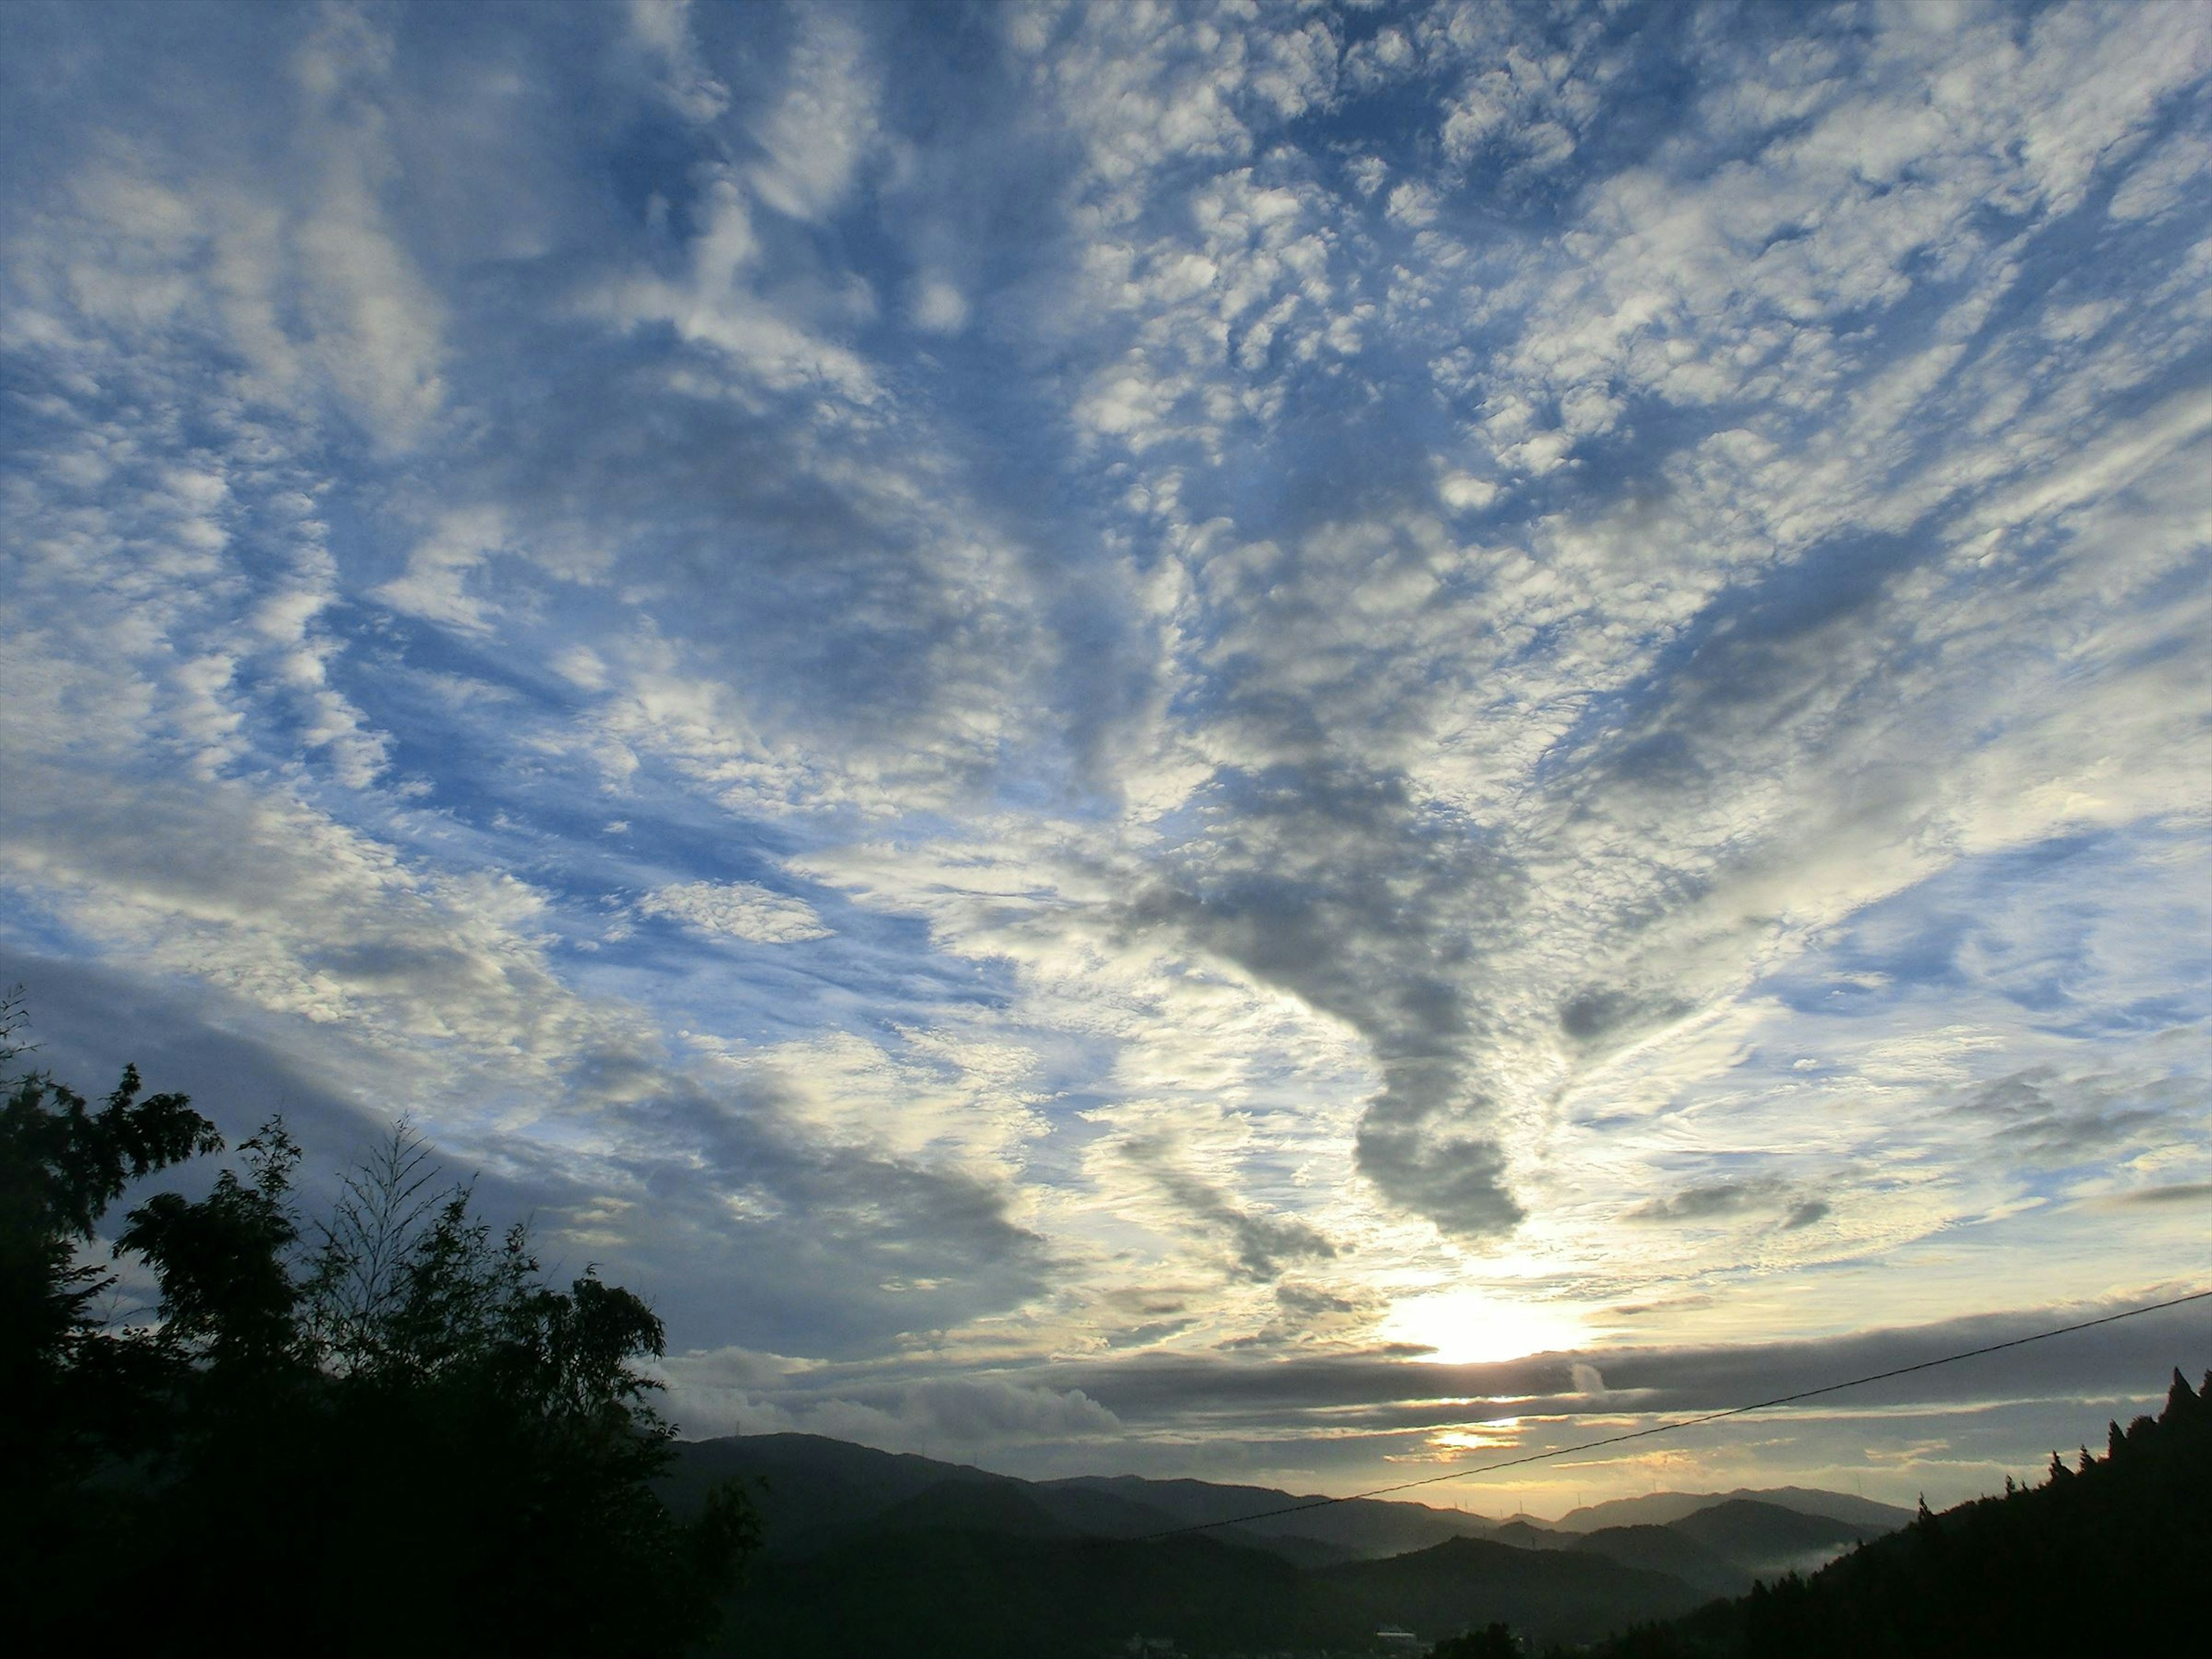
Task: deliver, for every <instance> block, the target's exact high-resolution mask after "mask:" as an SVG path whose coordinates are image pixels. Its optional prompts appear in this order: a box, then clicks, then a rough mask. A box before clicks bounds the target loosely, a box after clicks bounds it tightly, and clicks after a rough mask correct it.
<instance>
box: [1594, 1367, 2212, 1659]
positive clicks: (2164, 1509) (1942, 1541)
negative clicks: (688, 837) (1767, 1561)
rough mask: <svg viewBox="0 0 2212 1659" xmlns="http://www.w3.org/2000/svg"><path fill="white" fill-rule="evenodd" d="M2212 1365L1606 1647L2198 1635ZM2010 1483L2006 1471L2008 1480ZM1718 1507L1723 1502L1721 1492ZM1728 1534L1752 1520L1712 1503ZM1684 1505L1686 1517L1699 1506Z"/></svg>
mask: <svg viewBox="0 0 2212 1659" xmlns="http://www.w3.org/2000/svg"><path fill="white" fill-rule="evenodd" d="M2207 1395H2212V1375H2208V1376H2206V1377H2205V1379H2204V1389H2203V1392H2202V1393H2199V1392H2197V1391H2196V1390H2192V1389H2191V1388H2190V1386H2189V1384H2188V1383H2187V1382H2186V1381H2185V1379H2184V1378H2183V1376H2182V1375H2181V1373H2180V1372H2179V1371H2176V1372H2175V1373H2174V1375H2173V1383H2172V1388H2171V1389H2170V1390H2169V1391H2168V1393H2167V1395H2166V1409H2165V1411H2164V1412H2163V1413H2161V1414H2160V1416H2159V1417H2157V1418H2155V1419H2153V1418H2148V1417H2139V1418H2137V1419H2136V1420H2135V1421H2134V1422H2133V1423H2132V1424H2130V1425H2129V1426H2128V1427H2127V1429H2126V1430H2125V1431H2122V1429H2121V1428H2120V1426H2119V1425H2118V1424H2117V1423H2115V1424H2113V1425H2111V1427H2110V1429H2109V1431H2108V1432H2107V1434H2106V1455H2104V1456H2103V1457H2101V1458H2094V1459H2093V1458H2092V1457H2091V1456H2090V1455H2089V1454H2088V1452H2087V1450H2084V1451H2083V1452H2082V1453H2081V1457H2080V1459H2079V1461H2078V1462H2077V1464H2076V1465H2075V1466H2074V1467H2071V1468H2069V1467H2068V1466H2067V1465H2066V1464H2065V1463H2064V1462H2061V1461H2060V1460H2059V1459H2057V1458H2056V1457H2054V1458H2053V1459H2052V1461H2051V1472H2050V1474H2049V1476H2048V1478H2047V1479H2046V1480H2045V1481H2044V1482H2043V1483H2042V1484H2041V1485H2039V1486H2032V1487H2024V1488H2021V1489H2018V1490H2009V1491H2008V1492H2007V1493H2006V1495H2005V1496H2004V1497H2002V1498H1979V1499H1977V1500H1976V1501H1974V1502H1972V1503H1970V1504H1960V1505H1958V1506H1957V1507H1956V1508H1954V1509H1950V1510H1945V1511H1944V1512H1943V1513H1942V1514H1941V1515H1932V1514H1929V1513H1928V1512H1927V1511H1926V1510H1922V1511H1921V1513H1920V1515H1919V1516H1918V1517H1917V1519H1916V1520H1915V1521H1914V1522H1913V1523H1912V1524H1911V1526H1909V1527H1907V1528H1904V1529H1903V1530H1901V1531H1899V1532H1895V1533H1892V1534H1889V1535H1888V1536H1887V1537H1883V1538H1881V1539H1878V1540H1875V1541H1873V1542H1871V1543H1869V1544H1866V1545H1863V1546H1862V1547H1859V1548H1857V1549H1856V1550H1854V1551H1852V1552H1851V1553H1850V1554H1848V1555H1846V1556H1844V1557H1843V1558H1842V1559H1839V1560H1837V1561H1835V1562H1833V1563H1832V1564H1831V1565H1828V1566H1826V1567H1825V1568H1823V1569H1822V1570H1821V1571H1819V1572H1817V1573H1815V1574H1814V1575H1813V1576H1812V1577H1810V1578H1802V1577H1798V1576H1796V1575H1795V1574H1791V1575H1788V1576H1785V1577H1783V1578H1781V1579H1780V1580H1778V1581H1777V1582H1775V1583H1771V1584H1761V1585H1759V1586H1756V1587H1754V1589H1753V1591H1752V1592H1751V1594H1749V1595H1745V1596H1742V1597H1740V1598H1738V1599H1736V1600H1735V1601H1723V1602H1717V1603H1714V1604H1712V1605H1711V1606H1708V1607H1704V1608H1701V1609H1699V1611H1698V1612H1696V1613H1692V1614H1691V1615H1689V1616H1688V1617H1686V1618H1684V1619H1680V1620H1675V1621H1674V1622H1672V1623H1668V1624H1664V1625H1660V1626H1651V1627H1647V1628H1644V1629H1641V1630H1638V1631H1635V1632H1631V1633H1629V1634H1627V1635H1626V1636H1623V1637H1620V1638H1616V1639H1614V1640H1612V1641H1609V1642H1607V1644H1604V1645H1603V1646H1601V1647H1600V1648H1598V1649H1597V1650H1595V1652H1596V1653H1597V1654H1599V1655H1601V1656H1603V1659H1854V1656H1858V1655H1865V1654H1882V1655H1888V1656H1895V1659H1923V1656H1925V1659H1936V1656H1939V1655H1940V1656H1953V1655H1980V1654H1990V1655H2011V1654H2068V1655H2072V1654H2099V1655H2102V1654H2115V1655H2118V1654H2130V1655H2132V1654H2154V1653H2182V1652H2186V1651H2188V1650H2190V1649H2191V1648H2192V1647H2196V1648H2201V1647H2202V1646H2203V1622H2204V1621H2203V1607H2204V1583H2205V1569H2206V1567H2207V1565H2208V1564H2212V1401H2208V1400H2207V1397H2206V1396H2207ZM2008 1486H2009V1483H2008ZM1723 1507H1725V1506H1723ZM1701 1513H1702V1514H1703V1515H1705V1516H1712V1517H1714V1518H1713V1519H1712V1520H1711V1522H1709V1530H1710V1531H1711V1532H1712V1533H1713V1534H1715V1535H1716V1536H1719V1537H1722V1538H1724V1539H1725V1538H1727V1537H1730V1536H1734V1535H1735V1533H1736V1531H1737V1529H1738V1527H1739V1523H1740V1522H1741V1523H1742V1524H1745V1525H1747V1524H1749V1522H1750V1521H1752V1520H1757V1519H1759V1517H1756V1516H1753V1517H1746V1516H1741V1515H1740V1514H1739V1515H1735V1516H1731V1515H1728V1514H1724V1513H1721V1512H1719V1510H1715V1509H1708V1510H1705V1511H1702V1512H1701ZM1696 1518H1697V1517H1696V1516H1692V1517H1690V1519H1692V1520H1693V1521H1694V1520H1695V1519H1696Z"/></svg>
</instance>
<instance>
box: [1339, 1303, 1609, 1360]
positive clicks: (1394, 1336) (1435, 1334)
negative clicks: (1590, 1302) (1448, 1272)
mask: <svg viewBox="0 0 2212 1659" xmlns="http://www.w3.org/2000/svg"><path fill="white" fill-rule="evenodd" d="M1380 1334H1382V1336H1383V1338H1384V1339H1385V1340H1388V1341H1392V1342H1408V1343H1414V1344H1418V1345H1419V1346H1422V1347H1425V1348H1431V1349H1434V1350H1435V1354H1434V1358H1435V1359H1436V1360H1437V1363H1439V1364H1446V1365H1480V1364H1489V1363H1491V1362H1492V1361H1495V1360H1500V1359H1518V1358H1522V1356H1523V1355H1525V1354H1532V1353H1552V1352H1560V1351H1563V1350H1566V1349H1571V1348H1574V1347H1577V1346H1580V1345H1581V1344H1582V1343H1583V1341H1584V1340H1586V1338H1587V1336H1588V1332H1587V1331H1586V1329H1585V1328H1584V1326H1583V1321H1582V1319H1581V1316H1578V1315H1577V1314H1574V1313H1571V1312H1569V1311H1568V1310H1565V1309H1563V1308H1554V1307H1547V1306H1545V1305H1542V1304H1528V1303H1516V1302H1507V1301H1504V1300H1501V1299H1500V1298H1498V1297H1495V1296H1492V1295H1490V1294H1487V1293H1486V1292H1484V1291H1437V1292H1436V1293H1434V1294H1432V1295H1428V1296H1417V1297H1407V1298H1406V1299H1405V1300H1403V1301H1401V1302H1400V1303H1398V1304H1397V1305H1396V1306H1395V1307H1393V1308H1392V1309H1391V1310H1390V1312H1389V1316H1388V1317H1386V1318H1385V1319H1384V1320H1383V1327H1382V1331H1381V1333H1380Z"/></svg>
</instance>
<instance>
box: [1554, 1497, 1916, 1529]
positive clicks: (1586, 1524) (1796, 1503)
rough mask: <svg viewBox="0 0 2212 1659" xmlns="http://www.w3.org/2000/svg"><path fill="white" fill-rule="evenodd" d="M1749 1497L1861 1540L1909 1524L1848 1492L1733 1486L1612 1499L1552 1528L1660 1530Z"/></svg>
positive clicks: (1893, 1510) (1893, 1508)
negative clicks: (1854, 1530)
mask: <svg viewBox="0 0 2212 1659" xmlns="http://www.w3.org/2000/svg"><path fill="white" fill-rule="evenodd" d="M1731 1498H1749V1499H1751V1500H1752V1501H1753V1502H1755V1503H1760V1504H1774V1505H1776V1506H1777V1507H1778V1508H1781V1509H1785V1510H1796V1511H1797V1512H1798V1513H1799V1514H1801V1515H1818V1516H1826V1518H1828V1519H1829V1520H1831V1521H1841V1522H1844V1523H1845V1524H1847V1525H1850V1526H1857V1527H1861V1528H1865V1532H1866V1535H1867V1536H1869V1537H1871V1536H1874V1535H1875V1534H1880V1533H1885V1532H1894V1531H1895V1530H1896V1529H1897V1528H1899V1527H1901V1526H1904V1525H1905V1523H1906V1522H1909V1521H1911V1519H1912V1511H1911V1510H1906V1509H1899V1507H1898V1506H1897V1505H1896V1504H1877V1503H1875V1501H1874V1499H1872V1498H1859V1497H1856V1496H1854V1495H1853V1494H1851V1493H1850V1492H1821V1491H1819V1490H1817V1489H1815V1488H1812V1487H1807V1486H1765V1487H1759V1488H1756V1489H1753V1488H1750V1487H1745V1486H1739V1487H1737V1488H1736V1489H1735V1491H1734V1492H1652V1493H1650V1494H1649V1495H1648V1496H1645V1497H1642V1498H1613V1499H1612V1500H1611V1501H1610V1502H1607V1503H1603V1504H1589V1506H1587V1507H1586V1508H1583V1509H1578V1510H1569V1511H1568V1512H1567V1513H1566V1514H1565V1515H1563V1516H1560V1517H1559V1520H1558V1521H1556V1522H1553V1523H1552V1524H1553V1526H1555V1527H1556V1528H1558V1529H1559V1530H1560V1531H1562V1532H1595V1531H1597V1530H1598V1529H1599V1528H1601V1527H1663V1526H1667V1525H1668V1524H1670V1523H1672V1522H1676V1521H1680V1520H1681V1519H1683V1518H1684V1517H1685V1516H1690V1515H1694V1514H1696V1513H1697V1512H1698V1511H1699V1510H1705V1509H1711V1507H1712V1506H1713V1505H1714V1504H1724V1503H1727V1502H1728V1501H1729V1500H1730V1499H1731Z"/></svg>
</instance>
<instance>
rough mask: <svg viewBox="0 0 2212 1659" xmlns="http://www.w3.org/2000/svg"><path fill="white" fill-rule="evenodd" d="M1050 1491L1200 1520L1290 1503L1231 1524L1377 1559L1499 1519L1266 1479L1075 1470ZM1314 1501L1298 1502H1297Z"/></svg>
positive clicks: (1265, 1539)
mask: <svg viewBox="0 0 2212 1659" xmlns="http://www.w3.org/2000/svg"><path fill="white" fill-rule="evenodd" d="M1045 1484H1046V1486H1047V1487H1048V1489H1049V1490H1055V1491H1057V1490H1065V1489H1067V1488H1071V1487H1077V1488H1082V1489H1084V1490H1086V1491H1091V1492H1109V1493H1111V1494H1113V1495H1114V1496H1115V1497H1117V1498H1121V1499H1123V1500H1124V1501H1126V1502H1129V1503H1134V1504H1142V1505H1144V1506H1145V1507H1146V1508H1147V1509H1151V1510H1158V1511H1160V1512H1162V1513H1164V1514H1168V1515H1171V1516H1174V1517H1175V1520H1174V1522H1172V1523H1171V1524H1175V1525H1180V1526H1195V1525H1200V1524H1203V1523H1205V1522H1224V1521H1231V1520H1236V1519H1237V1518H1238V1517H1240V1516H1253V1515H1260V1514H1263V1513H1265V1512H1266V1511H1267V1510H1283V1509H1291V1510H1293V1512H1292V1513H1291V1514H1287V1515H1273V1516H1268V1517H1267V1519H1265V1520H1261V1521H1250V1522H1244V1523H1243V1524H1242V1525H1240V1526H1238V1527H1237V1528H1231V1529H1229V1532H1228V1533H1225V1534H1224V1535H1225V1536H1227V1535H1230V1534H1237V1535H1241V1536H1243V1537H1245V1538H1249V1539H1250V1540H1253V1541H1259V1542H1261V1545H1262V1547H1267V1548H1276V1547H1279V1546H1280V1545H1281V1544H1283V1543H1285V1542H1287V1541H1292V1540H1302V1541H1310V1542H1312V1543H1315V1544H1320V1545H1323V1546H1326V1547H1328V1548H1329V1549H1331V1550H1334V1551H1335V1552H1337V1553H1338V1554H1339V1555H1340V1557H1341V1558H1344V1559H1374V1558H1379V1557H1382V1556H1386V1555H1400V1554H1403V1553H1405V1552H1406V1551H1407V1550H1416V1549H1422V1548H1425V1547H1427V1546H1429V1545H1431V1544H1440V1543H1442V1542H1443V1541H1445V1540H1446V1539H1448V1538H1465V1537H1481V1536H1486V1535H1488V1534H1492V1533H1493V1532H1495V1531H1496V1530H1497V1527H1498V1523H1497V1522H1494V1521H1490V1520H1486V1518H1484V1517H1483V1516H1479V1515H1469V1514H1468V1513H1466V1512H1465V1511H1464V1510H1440V1509H1435V1508H1432V1507H1431V1506H1430V1505H1429V1504H1394V1503H1390V1502H1388V1501H1387V1500H1384V1499H1381V1498H1353V1499H1352V1500H1351V1501H1350V1502H1348V1503H1340V1504H1327V1505H1326V1507H1321V1505H1322V1504H1323V1503H1324V1500H1323V1499H1322V1498H1317V1497H1312V1496H1306V1497H1299V1496H1297V1495H1294V1494H1292V1493H1290V1492H1278V1491H1276V1490H1274V1489H1273V1487H1269V1486H1216V1485H1214V1484H1213V1483H1212V1482H1211V1481H1206V1480H1144V1479H1142V1478H1140V1477H1139V1476H1137V1475H1133V1474H1121V1475H1091V1474H1086V1475H1078V1476H1075V1477H1074V1478H1073V1479H1072V1480H1054V1481H1049V1482H1047V1483H1045ZM1298 1504H1310V1505H1315V1506H1316V1507H1311V1508H1307V1509H1297V1508H1295V1506H1296V1505H1298Z"/></svg>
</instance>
